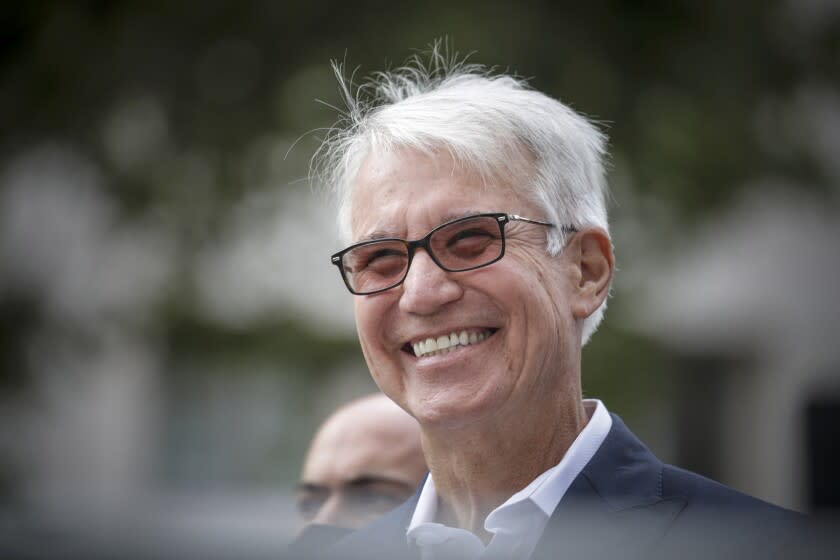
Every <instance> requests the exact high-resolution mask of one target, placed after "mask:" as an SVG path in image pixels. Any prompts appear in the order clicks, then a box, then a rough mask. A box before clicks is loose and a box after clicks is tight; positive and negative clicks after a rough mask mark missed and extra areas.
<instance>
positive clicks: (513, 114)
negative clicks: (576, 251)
mask: <svg viewBox="0 0 840 560" xmlns="http://www.w3.org/2000/svg"><path fill="white" fill-rule="evenodd" d="M429 58H430V60H429V63H428V64H426V63H424V61H423V60H422V59H421V58H420V57H418V56H415V57H414V58H413V59H411V60H410V61H409V63H408V64H407V65H406V66H404V67H402V68H399V69H397V70H394V71H391V72H379V73H376V74H374V75H373V76H372V77H371V78H370V79H369V80H368V81H367V82H365V83H364V84H362V85H360V86H354V85H353V84H352V77H351V78H350V79H347V78H345V77H344V75H343V72H342V68H341V66H339V65H334V69H335V72H336V76H337V77H338V79H339V85H340V89H341V92H342V94H343V97H344V102H345V103H346V106H347V108H346V111H343V112H342V119H341V120H340V121H339V122H338V123H337V124H336V126H335V127H334V128H332V129H331V130H330V131H329V133H328V134H327V136H326V138H325V139H324V141H323V143H322V145H321V147H320V149H319V150H318V152H317V153H316V154H315V159H314V160H313V161H314V162H315V170H316V171H318V172H319V175H320V176H321V177H322V179H323V180H324V181H325V182H326V184H327V185H329V186H330V188H331V189H332V190H333V193H334V195H335V197H336V200H337V202H338V227H339V233H340V235H341V237H342V239H343V241H345V242H350V240H351V229H350V212H351V191H352V185H353V182H354V180H355V178H356V175H357V174H358V172H359V168H360V166H361V164H362V161H363V160H364V159H365V157H366V156H367V155H368V154H370V153H385V152H387V151H390V150H393V149H396V148H409V149H413V150H417V151H421V152H423V153H427V154H433V153H434V152H436V151H439V150H445V151H447V152H448V153H449V154H450V155H451V157H452V159H453V161H454V162H456V165H458V166H460V167H462V168H463V169H466V170H469V171H471V172H474V173H476V174H478V175H479V177H481V178H482V180H484V181H485V182H486V181H487V180H492V179H497V180H499V179H501V180H502V181H501V182H502V183H504V184H507V185H511V188H516V189H519V193H518V194H520V195H523V196H525V197H526V198H528V199H529V200H532V201H533V202H535V203H536V204H538V205H539V206H540V207H541V208H543V209H544V211H545V218H546V219H547V220H549V221H550V222H552V223H554V224H557V225H558V226H561V225H563V226H573V227H575V228H578V229H580V228H582V227H590V226H595V227H598V228H601V229H603V230H604V231H605V232H607V233H609V225H608V223H607V209H606V202H605V198H606V180H605V177H604V158H605V157H606V137H605V136H604V134H603V133H601V132H600V131H599V130H598V129H597V128H596V127H595V126H594V125H593V124H592V123H591V122H590V121H589V120H588V119H586V118H585V117H583V116H581V115H580V114H578V113H576V112H575V111H573V110H572V109H570V108H569V107H567V106H566V105H564V104H563V103H561V102H559V101H557V100H556V99H552V98H551V97H549V96H547V95H545V94H543V93H541V92H539V91H536V90H533V89H531V88H530V87H529V86H528V85H527V83H525V81H523V80H521V79H518V78H515V77H512V76H508V75H504V74H495V75H494V74H491V73H490V72H489V71H488V70H487V69H486V68H484V67H483V66H480V65H476V64H466V63H464V62H458V61H456V60H454V59H453V58H449V57H448V56H446V55H444V54H443V53H441V50H440V45H435V46H434V47H433V48H432V51H431V55H430V57H429ZM564 244H565V235H564V232H563V231H562V228H560V227H556V228H552V229H551V230H549V234H548V244H547V250H548V252H549V253H550V254H552V255H555V254H557V253H558V252H559V251H560V250H561V249H562V248H563V246H564ZM605 307H606V300H605V301H604V304H602V305H601V307H600V308H598V309H597V310H596V311H595V312H594V313H593V314H592V315H591V316H590V317H588V318H587V319H586V320H585V321H584V324H583V335H582V343H583V344H585V343H586V342H587V341H588V340H589V337H590V336H591V335H592V333H593V332H595V329H596V328H597V326H598V324H599V323H600V322H601V319H602V317H603V314H604V309H605Z"/></svg>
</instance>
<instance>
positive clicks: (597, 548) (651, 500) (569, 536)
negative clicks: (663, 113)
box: [532, 415, 685, 559]
mask: <svg viewBox="0 0 840 560" xmlns="http://www.w3.org/2000/svg"><path fill="white" fill-rule="evenodd" d="M612 419H613V424H612V428H611V429H610V432H609V434H607V437H606V439H605V440H604V442H603V443H602V444H601V447H600V448H599V449H598V451H597V453H596V454H595V456H594V457H593V458H592V460H591V461H590V462H589V463H588V464H587V465H586V467H585V468H584V469H583V471H582V472H581V473H580V474H579V475H578V476H577V478H576V479H575V480H574V481H573V482H572V485H571V486H570V487H569V489H568V490H567V491H566V494H565V495H564V496H563V499H562V500H561V501H560V504H558V506H557V508H556V509H555V510H554V513H553V514H552V516H551V519H549V522H548V525H546V528H545V531H544V532H543V536H542V538H541V539H540V542H539V543H538V544H537V547H536V549H535V551H534V554H533V555H532V558H534V559H548V558H558V557H561V558H564V559H567V558H634V557H644V556H645V555H646V554H647V553H648V552H650V551H651V549H652V548H653V547H655V545H656V543H657V542H658V541H659V540H660V539H661V538H662V536H663V535H664V534H665V533H666V531H667V529H668V527H670V525H671V524H672V523H673V521H674V520H675V519H676V517H677V515H679V513H680V512H681V511H682V509H683V508H684V507H685V501H684V500H682V499H679V498H675V499H667V500H664V499H663V498H662V479H661V475H662V467H663V465H662V463H661V461H659V459H657V458H656V457H655V456H654V455H653V453H651V452H650V451H649V450H648V449H647V448H646V447H645V446H644V444H642V442H641V441H639V439H638V438H636V437H635V436H634V435H633V434H632V433H631V432H630V431H629V430H628V429H627V427H626V426H625V425H624V423H623V422H622V421H621V419H620V418H619V417H618V416H616V415H612Z"/></svg>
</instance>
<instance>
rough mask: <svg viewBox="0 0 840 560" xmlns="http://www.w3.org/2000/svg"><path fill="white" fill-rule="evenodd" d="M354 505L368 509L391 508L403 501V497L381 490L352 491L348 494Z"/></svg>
mask: <svg viewBox="0 0 840 560" xmlns="http://www.w3.org/2000/svg"><path fill="white" fill-rule="evenodd" d="M349 499H350V501H351V502H352V503H353V506H354V507H357V508H369V509H391V508H393V507H396V506H398V505H400V504H401V503H403V502H404V501H405V498H400V497H397V496H391V495H389V494H383V493H381V492H364V491H359V492H353V493H352V494H350V496H349Z"/></svg>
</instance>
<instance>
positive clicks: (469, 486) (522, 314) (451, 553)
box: [320, 52, 790, 559]
mask: <svg viewBox="0 0 840 560" xmlns="http://www.w3.org/2000/svg"><path fill="white" fill-rule="evenodd" d="M344 90H345V91H346V92H348V95H347V103H348V106H349V107H348V111H347V112H346V119H347V120H346V122H345V123H344V126H341V127H339V128H336V129H334V131H333V132H332V134H331V135H329V137H328V138H327V140H326V141H325V144H324V146H323V147H322V151H321V153H320V156H322V159H321V162H322V164H323V168H324V170H325V171H326V176H327V178H328V180H329V182H330V183H331V185H332V186H333V187H334V189H335V192H336V195H337V199H338V202H339V208H340V209H339V225H340V228H341V231H342V234H343V236H344V237H345V241H346V242H347V243H349V246H348V247H347V248H346V249H344V250H342V251H340V252H338V253H336V254H335V255H333V257H332V263H333V264H334V265H336V267H337V269H338V271H339V272H340V274H341V277H342V279H343V281H344V283H345V285H346V286H347V288H348V289H349V291H350V292H351V293H352V294H354V296H353V297H354V301H355V316H356V323H357V327H358V334H359V340H360V342H361V346H362V350H363V351H364V355H365V358H366V360H367V362H368V365H369V368H370V371H371V372H373V377H374V379H375V381H376V383H377V385H379V387H380V388H381V389H382V391H383V392H384V393H385V394H386V395H388V397H390V398H391V399H393V400H394V402H396V403H397V404H398V405H399V406H400V407H402V408H403V409H404V410H406V411H407V412H408V413H409V414H410V415H412V416H413V417H414V418H416V419H417V421H418V422H419V425H420V430H421V435H422V443H423V449H424V452H425V455H426V460H427V463H428V465H429V468H430V473H431V474H430V476H429V477H427V478H426V480H425V482H424V483H423V484H422V485H421V487H420V489H419V490H418V492H417V493H416V494H415V495H414V496H413V497H412V498H411V499H410V500H409V501H408V502H406V503H405V504H404V505H403V506H401V507H400V508H398V509H397V510H395V511H394V512H392V513H390V514H388V515H387V516H385V517H384V518H383V519H381V520H380V521H378V522H376V523H374V524H373V525H371V526H369V527H367V528H365V529H363V530H361V531H359V532H356V533H354V534H352V535H350V536H348V537H346V538H345V539H343V540H341V541H340V542H339V543H337V544H336V545H335V548H334V549H332V551H331V553H332V554H333V555H334V556H337V557H360V558H361V557H386V558H409V557H418V558H424V559H425V558H449V557H452V558H491V557H492V558H529V557H546V558H549V557H564V558H570V557H575V556H576V555H582V556H585V557H601V556H604V557H613V556H622V557H626V556H628V555H632V554H635V553H637V552H638V553H642V551H645V552H650V551H652V550H656V551H662V550H664V551H668V550H671V549H669V548H668V547H669V546H674V545H672V544H670V540H669V536H674V538H673V539H672V540H673V542H674V543H678V544H677V545H676V546H677V549H680V548H683V547H684V546H685V543H686V542H688V541H689V540H690V538H688V537H677V535H679V534H680V529H681V528H682V527H684V526H686V525H685V524H684V523H683V520H689V522H690V520H691V519H692V518H693V517H694V516H696V518H697V519H698V520H700V519H701V518H702V519H703V520H704V521H705V520H706V519H707V517H706V516H704V515H702V514H703V513H705V512H707V511H714V512H718V511H721V510H726V511H738V512H744V511H748V512H750V516H749V517H753V516H754V515H758V514H760V515H761V516H763V518H772V519H776V518H778V519H787V518H788V516H789V515H790V514H789V512H786V511H785V510H782V509H780V508H776V507H775V506H771V505H769V504H766V503H764V502H761V501H759V500H756V499H754V498H750V497H748V496H745V495H743V494H739V493H737V492H735V491H734V490H731V489H729V488H726V487H724V486H721V485H719V484H717V483H715V482H712V481H710V480H707V479H704V478H702V477H700V476H698V475H695V474H692V473H688V472H686V471H682V470H680V469H677V468H675V467H672V466H669V465H664V464H663V463H661V462H660V461H659V460H658V459H657V458H656V457H655V456H653V455H652V454H651V453H650V451H648V450H647V449H646V448H645V447H644V445H643V444H642V443H641V442H640V441H639V440H638V439H637V438H636V437H635V436H634V435H633V434H632V433H631V432H630V431H629V430H628V429H627V428H626V427H625V425H624V424H623V423H622V422H621V420H620V419H619V418H618V417H617V416H615V415H611V414H610V413H609V412H608V410H607V408H606V406H605V404H604V403H602V402H600V401H598V400H594V399H592V400H584V399H583V398H582V392H581V348H582V346H583V345H584V344H585V343H586V341H587V340H588V339H589V337H590V336H591V335H592V333H593V332H594V331H595V329H596V328H597V326H598V323H599V322H600V320H601V318H602V316H603V312H604V308H605V306H606V301H607V297H608V294H609V291H610V284H611V281H612V277H613V271H614V269H615V261H614V257H613V252H612V242H611V239H610V233H609V226H608V222H607V211H606V205H605V192H606V186H605V178H604V164H603V160H604V158H605V156H606V153H605V144H606V141H605V138H604V136H603V134H602V133H601V132H600V131H599V130H598V129H597V128H596V127H595V126H593V124H592V123H590V122H589V121H588V120H587V119H585V118H584V117H582V116H580V115H578V114H576V113H575V112H574V111H572V110H571V109H569V108H568V107H567V106H565V105H563V104H562V103H560V102H558V101H556V100H554V99H552V98H550V97H548V96H546V95H544V94H542V93H540V92H537V91H534V90H533V89H530V88H529V87H528V86H527V85H526V84H525V83H523V82H522V81H520V80H517V79H515V78H512V77H509V76H504V75H495V76H494V75H490V74H488V73H487V72H486V71H485V70H484V69H482V68H481V67H477V66H472V65H459V64H451V63H449V62H448V61H446V60H444V59H443V57H441V56H440V55H439V53H436V52H433V53H432V56H431V68H430V69H427V68H426V67H424V66H423V65H422V64H421V63H420V62H419V61H415V62H414V63H412V65H410V67H407V68H403V69H401V70H397V71H396V72H392V73H383V74H377V75H376V77H375V78H374V79H373V80H372V81H371V82H370V83H368V84H367V85H366V86H365V87H364V88H361V89H360V92H359V93H358V95H357V94H356V93H355V92H353V93H350V92H349V91H348V89H347V88H345V89H344ZM628 374H632V372H628ZM689 524H690V523H689ZM704 527H705V526H704ZM739 534H740V533H739ZM744 534H746V533H744Z"/></svg>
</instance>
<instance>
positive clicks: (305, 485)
mask: <svg viewBox="0 0 840 560" xmlns="http://www.w3.org/2000/svg"><path fill="white" fill-rule="evenodd" d="M345 484H346V486H351V487H353V488H359V487H365V486H373V485H374V484H391V485H393V486H403V487H412V488H413V487H414V485H413V484H410V483H408V482H405V481H403V480H399V479H396V478H391V477H387V476H381V475H374V474H366V475H361V476H358V477H356V478H353V479H351V480H348V481H347V482H346V483H345ZM297 490H298V492H312V493H318V492H328V491H329V487H327V486H324V485H323V484H315V483H314V482H300V483H298V485H297Z"/></svg>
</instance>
